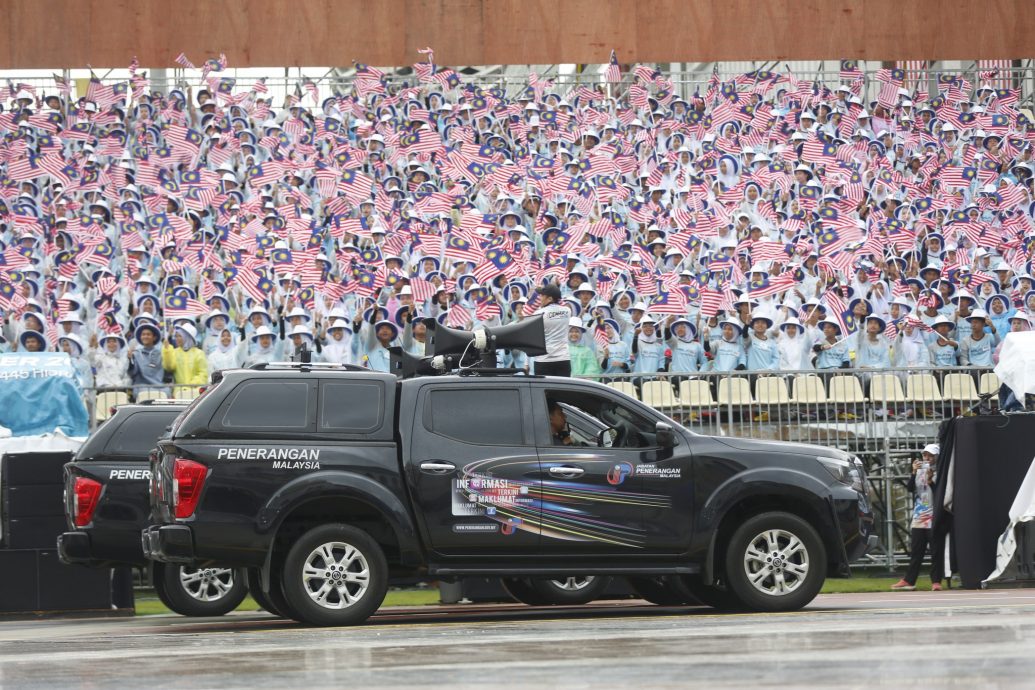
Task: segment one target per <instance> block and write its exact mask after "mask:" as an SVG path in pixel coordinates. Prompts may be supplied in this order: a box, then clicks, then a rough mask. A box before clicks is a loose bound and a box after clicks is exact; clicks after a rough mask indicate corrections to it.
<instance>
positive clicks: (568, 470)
mask: <svg viewBox="0 0 1035 690" xmlns="http://www.w3.org/2000/svg"><path fill="white" fill-rule="evenodd" d="M585 473H586V470H584V469H582V468H581V467H572V466H571V465H562V466H560V467H551V468H550V475H551V476H553V477H560V478H561V479H575V478H576V477H581V476H582V475H584V474H585Z"/></svg>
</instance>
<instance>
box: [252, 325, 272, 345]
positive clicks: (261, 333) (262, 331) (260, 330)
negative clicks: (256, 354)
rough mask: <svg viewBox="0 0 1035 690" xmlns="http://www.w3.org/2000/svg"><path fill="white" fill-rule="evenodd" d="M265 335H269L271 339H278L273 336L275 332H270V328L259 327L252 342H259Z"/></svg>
mask: <svg viewBox="0 0 1035 690" xmlns="http://www.w3.org/2000/svg"><path fill="white" fill-rule="evenodd" d="M264 335H268V336H270V337H271V338H275V337H276V336H275V335H274V334H273V331H271V330H270V327H269V326H259V327H258V328H256V329H255V332H254V333H252V342H258V340H259V338H261V337H262V336H264Z"/></svg>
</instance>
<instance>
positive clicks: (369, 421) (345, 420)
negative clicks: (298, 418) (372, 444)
mask: <svg viewBox="0 0 1035 690" xmlns="http://www.w3.org/2000/svg"><path fill="white" fill-rule="evenodd" d="M383 388H384V386H383V385H382V384H381V383H364V382H359V381H355V382H353V381H349V382H344V381H343V382H333V383H332V382H329V381H324V382H323V383H321V384H320V431H339V432H340V431H346V432H359V433H363V432H369V431H374V430H375V429H377V428H378V427H380V426H381V417H382V415H383V414H384V395H383Z"/></svg>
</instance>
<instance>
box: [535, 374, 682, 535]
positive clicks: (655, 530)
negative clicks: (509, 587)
mask: <svg viewBox="0 0 1035 690" xmlns="http://www.w3.org/2000/svg"><path fill="white" fill-rule="evenodd" d="M532 409H533V414H534V418H535V426H536V437H537V439H538V443H539V462H540V465H541V466H542V472H543V474H542V481H543V486H542V525H543V527H542V543H541V545H540V552H541V553H543V554H544V555H559V554H564V553H582V554H587V555H592V554H635V553H641V554H642V553H658V554H664V553H681V552H684V551H685V550H686V549H687V548H688V546H689V544H690V534H691V527H692V524H691V522H692V516H693V511H692V508H693V494H692V491H691V455H690V451H689V448H688V446H687V443H686V442H685V440H683V439H682V437H681V436H680V435H679V434H678V433H677V434H676V437H677V438H678V439H679V444H678V445H676V446H675V447H674V448H668V447H662V446H661V445H660V444H659V443H658V441H657V423H658V421H663V419H664V418H663V417H661V416H660V415H657V414H656V413H653V412H652V411H650V410H649V409H647V408H642V407H641V406H639V405H635V404H632V403H630V402H628V401H626V400H624V399H623V398H622V397H621V396H619V395H616V394H613V393H611V392H610V391H602V390H599V389H598V388H597V387H592V388H590V387H586V386H575V385H572V386H570V387H567V386H563V387H562V386H556V385H555V386H551V385H549V384H548V383H541V382H536V383H535V384H534V385H533V387H532ZM554 420H557V421H556V422H555V421H554Z"/></svg>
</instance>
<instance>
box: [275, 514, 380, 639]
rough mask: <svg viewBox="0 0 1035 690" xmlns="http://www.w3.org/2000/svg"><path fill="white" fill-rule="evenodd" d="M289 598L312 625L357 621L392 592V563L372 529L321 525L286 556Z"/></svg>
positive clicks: (294, 609)
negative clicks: (388, 560) (389, 566)
mask: <svg viewBox="0 0 1035 690" xmlns="http://www.w3.org/2000/svg"><path fill="white" fill-rule="evenodd" d="M282 577H283V579H282V581H281V585H282V586H283V588H284V597H285V599H286V600H287V604H288V606H290V607H291V609H292V612H291V613H292V616H293V617H294V618H296V619H297V620H299V621H301V622H303V623H309V624H311V625H355V624H357V623H362V622H363V621H365V620H366V619H367V618H369V617H370V616H371V615H372V614H373V613H374V612H375V611H377V609H378V608H379V607H380V606H381V604H382V603H383V602H384V599H385V595H386V594H387V593H388V563H387V561H386V560H385V555H384V552H383V551H382V550H381V547H380V546H378V544H377V542H376V541H374V540H373V539H372V538H371V537H370V535H369V534H367V533H366V532H364V531H363V530H361V529H357V528H356V527H352V526H350V525H342V524H330V525H321V526H320V527H315V528H313V529H311V530H309V531H308V532H306V533H305V534H303V535H302V537H301V538H300V539H298V541H296V542H295V544H294V546H292V547H291V550H290V551H289V552H288V555H287V558H286V559H285V560H284V568H283V576H282Z"/></svg>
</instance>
